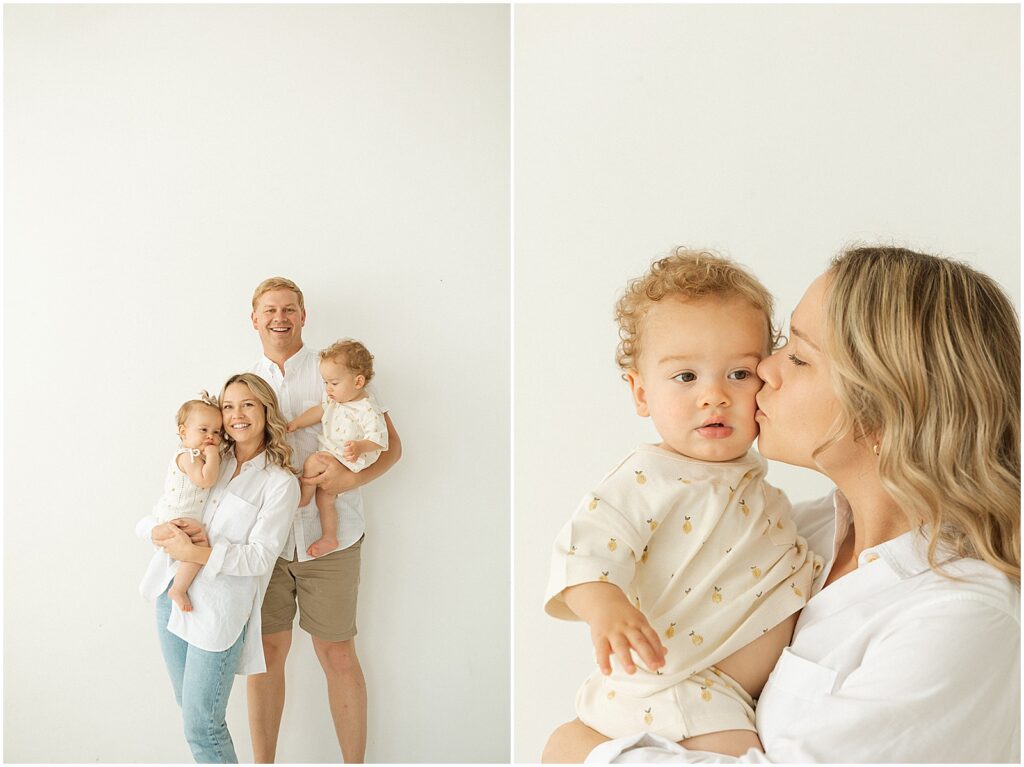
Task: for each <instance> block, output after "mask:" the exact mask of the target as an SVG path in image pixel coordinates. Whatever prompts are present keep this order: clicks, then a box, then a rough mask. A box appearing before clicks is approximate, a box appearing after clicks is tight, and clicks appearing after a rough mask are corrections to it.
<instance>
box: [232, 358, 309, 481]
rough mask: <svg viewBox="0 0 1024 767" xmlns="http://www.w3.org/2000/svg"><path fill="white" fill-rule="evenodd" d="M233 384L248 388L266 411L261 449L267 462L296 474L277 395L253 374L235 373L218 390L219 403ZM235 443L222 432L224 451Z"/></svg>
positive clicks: (285, 424) (286, 424) (268, 385)
mask: <svg viewBox="0 0 1024 767" xmlns="http://www.w3.org/2000/svg"><path fill="white" fill-rule="evenodd" d="M233 383H244V384H245V385H246V386H248V387H249V391H251V392H252V395H253V396H254V397H255V398H256V399H258V400H259V401H260V402H261V403H262V404H263V407H264V409H265V411H266V413H265V415H266V417H265V421H266V424H265V425H264V427H263V449H264V450H265V451H266V453H267V462H268V463H272V464H275V465H277V466H280V467H281V468H282V469H287V470H288V471H290V472H291V473H292V474H298V473H299V472H298V470H296V469H295V468H294V467H293V466H292V447H291V445H289V444H288V440H287V436H288V423H287V422H286V421H285V420H284V418H283V417H282V415H281V409H280V407H278V404H277V395H276V394H274V390H273V389H271V388H270V384H268V383H267V382H266V381H264V380H263V379H262V378H260V377H259V376H258V375H256V374H255V373H236V374H235V375H233V376H231V377H230V378H229V379H228V380H227V381H225V382H224V388H222V389H221V390H220V401H221V402H222V403H223V402H224V392H226V391H227V389H228V387H229V386H231V384H233ZM234 444H235V441H234V440H233V439H231V437H230V436H228V433H227V429H225V430H224V450H225V451H227V450H230V449H231V448H232V447H233V446H234Z"/></svg>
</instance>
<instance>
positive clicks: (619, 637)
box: [564, 582, 668, 675]
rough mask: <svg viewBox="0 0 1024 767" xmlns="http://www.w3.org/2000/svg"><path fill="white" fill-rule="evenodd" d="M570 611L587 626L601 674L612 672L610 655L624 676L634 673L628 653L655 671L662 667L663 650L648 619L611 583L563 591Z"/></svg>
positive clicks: (596, 583)
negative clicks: (619, 666)
mask: <svg viewBox="0 0 1024 767" xmlns="http://www.w3.org/2000/svg"><path fill="white" fill-rule="evenodd" d="M564 597H565V603H566V605H568V606H569V609H570V610H572V611H573V612H574V613H576V614H577V615H578V616H579V617H580V618H582V619H583V620H585V621H586V622H587V624H588V625H589V626H590V638H591V640H592V641H593V643H594V651H595V655H596V658H597V666H598V668H600V669H601V673H602V674H606V675H607V674H610V673H612V666H611V656H612V655H614V656H615V657H616V658H618V660H619V665H621V666H622V668H623V670H624V671H625V672H626V673H627V674H633V673H636V663H634V662H633V656H632V654H631V652H630V650H633V651H635V652H636V654H637V655H639V656H640V660H642V661H643V663H644V665H645V666H647V668H649V669H651V670H652V671H654V670H655V669H659V668H661V667H662V666H664V665H665V653H666V652H668V648H667V647H665V646H664V645H663V644H662V643H661V640H660V639H659V638H658V632H656V631H655V630H654V629H653V628H652V627H651V624H650V623H648V622H647V617H646V616H645V615H644V614H643V613H642V612H640V611H639V610H638V609H636V608H635V607H634V606H633V605H632V604H630V602H629V600H628V599H627V598H626V595H625V594H623V593H622V590H621V589H620V588H619V587H618V586H616V585H615V584H612V583H598V582H594V583H581V584H578V585H576V586H571V587H570V588H568V589H566V590H565V594H564Z"/></svg>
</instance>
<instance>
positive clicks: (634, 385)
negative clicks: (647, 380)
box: [623, 368, 651, 418]
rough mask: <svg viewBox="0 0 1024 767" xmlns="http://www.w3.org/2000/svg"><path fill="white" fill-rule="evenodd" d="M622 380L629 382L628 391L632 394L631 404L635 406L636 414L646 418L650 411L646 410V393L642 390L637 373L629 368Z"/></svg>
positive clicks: (640, 380)
mask: <svg viewBox="0 0 1024 767" xmlns="http://www.w3.org/2000/svg"><path fill="white" fill-rule="evenodd" d="M623 378H625V379H626V380H627V381H628V382H629V390H630V391H631V392H632V394H633V404H635V405H636V414H637V415H639V416H643V417H644V418H646V417H647V416H649V415H650V414H651V411H650V410H648V409H647V391H646V390H645V389H644V381H643V378H641V377H640V373H639V371H637V370H636V369H635V368H630V369H629V370H627V371H626V372H625V373H623Z"/></svg>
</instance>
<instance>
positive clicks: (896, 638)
mask: <svg viewBox="0 0 1024 767" xmlns="http://www.w3.org/2000/svg"><path fill="white" fill-rule="evenodd" d="M833 498H834V500H833ZM833 512H834V513H833ZM794 518H795V519H796V521H797V525H798V528H799V530H800V532H801V534H802V535H804V536H805V537H806V538H807V543H808V546H809V547H810V549H811V550H812V551H817V552H822V553H824V552H828V551H831V552H832V557H831V558H830V561H829V564H828V566H827V567H826V568H825V570H824V571H823V572H822V574H821V575H820V576H819V578H818V579H817V581H816V582H815V586H814V596H813V597H812V598H811V599H810V600H809V601H808V603H807V606H806V607H805V608H804V609H803V612H802V613H801V614H800V619H799V622H798V623H797V626H796V631H795V633H794V635H793V642H792V645H791V646H790V647H788V648H786V650H785V652H783V654H782V657H781V658H780V659H779V662H778V665H776V667H775V670H774V671H773V672H772V674H771V677H770V678H769V680H768V684H767V685H766V686H765V688H764V691H763V692H762V694H761V698H760V700H759V701H758V705H757V729H758V733H759V735H760V736H761V742H762V744H763V745H764V748H765V752H764V753H760V752H757V751H753V750H751V751H748V752H747V753H746V754H745V755H744V756H742V757H740V758H738V759H737V758H734V757H728V756H722V755H720V754H709V753H706V752H701V751H687V750H685V749H683V748H680V747H679V746H678V745H676V744H675V743H671V742H669V741H666V740H664V739H663V738H658V737H657V736H651V735H640V734H638V735H635V736H630V737H627V738H619V739H617V740H613V741H611V742H609V743H605V744H603V745H601V746H598V747H597V748H596V749H594V750H593V751H592V752H591V754H590V756H589V757H588V758H587V762H588V763H600V762H609V761H611V762H614V763H640V762H644V763H658V762H675V763H679V762H686V763H732V762H753V763H757V762H761V763H764V762H862V763H863V762H973V763H977V762H1010V763H1017V764H1019V763H1020V716H1021V709H1020V591H1019V589H1018V588H1017V587H1016V586H1014V585H1013V584H1012V583H1011V582H1010V581H1009V580H1008V579H1007V578H1006V577H1005V576H1003V575H1002V574H1000V573H999V572H998V571H996V570H995V568H993V567H990V566H989V565H986V564H984V563H983V562H980V561H978V560H973V559H962V560H957V561H954V562H952V563H950V564H949V565H947V566H946V569H947V572H948V573H949V574H951V575H954V576H956V577H957V578H960V580H950V579H948V578H945V577H943V576H942V575H939V574H938V573H936V572H935V571H934V570H932V569H931V568H929V566H928V562H927V558H926V554H925V546H926V542H925V540H924V538H923V536H922V535H920V534H919V533H917V532H916V531H913V532H909V533H906V534H904V535H901V536H899V537H898V538H894V539H893V540H891V541H886V542H885V543H882V544H880V545H878V546H875V547H873V548H871V549H868V550H866V551H864V552H863V553H862V554H861V555H860V558H859V560H858V567H857V569H856V570H855V571H853V572H851V573H849V574H847V575H844V576H843V577H842V578H839V579H837V580H836V581H835V582H834V583H832V584H830V585H829V586H828V588H826V589H822V588H821V587H822V584H824V582H825V579H826V578H827V577H828V572H829V570H830V569H831V566H832V561H834V559H835V554H836V549H837V546H838V544H839V543H840V542H842V541H843V539H844V538H845V536H846V532H847V530H848V529H849V525H850V523H851V513H850V508H849V505H848V504H847V503H846V500H845V498H843V497H842V495H841V494H839V493H836V494H834V496H828V497H826V498H824V499H821V500H819V501H815V502H811V503H804V504H799V505H798V506H797V507H795V509H794Z"/></svg>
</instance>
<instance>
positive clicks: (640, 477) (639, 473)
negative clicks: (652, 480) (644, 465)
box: [633, 469, 647, 485]
mask: <svg viewBox="0 0 1024 767" xmlns="http://www.w3.org/2000/svg"><path fill="white" fill-rule="evenodd" d="M633 473H634V474H635V475H636V483H637V484H638V485H643V484H645V483H646V482H647V477H645V476H644V471H643V469H633Z"/></svg>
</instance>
